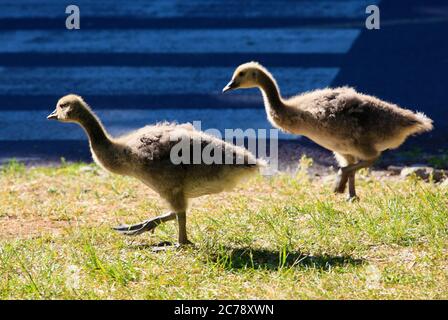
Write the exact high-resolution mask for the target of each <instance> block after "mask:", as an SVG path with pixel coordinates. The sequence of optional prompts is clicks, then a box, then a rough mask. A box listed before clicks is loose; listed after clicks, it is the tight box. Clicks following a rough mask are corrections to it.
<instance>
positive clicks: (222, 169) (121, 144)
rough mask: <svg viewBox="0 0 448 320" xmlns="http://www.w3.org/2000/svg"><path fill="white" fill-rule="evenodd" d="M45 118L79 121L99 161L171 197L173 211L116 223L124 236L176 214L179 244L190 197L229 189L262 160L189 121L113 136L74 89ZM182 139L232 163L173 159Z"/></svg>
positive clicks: (184, 237)
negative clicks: (209, 150)
mask: <svg viewBox="0 0 448 320" xmlns="http://www.w3.org/2000/svg"><path fill="white" fill-rule="evenodd" d="M47 118H48V119H55V120H59V121H62V122H75V123H78V124H80V125H81V127H82V128H83V129H84V130H85V132H86V133H87V136H88V138H89V142H90V149H91V152H92V156H93V159H94V160H95V162H96V163H97V164H98V165H100V166H101V167H103V168H104V169H106V170H108V171H110V172H113V173H116V174H121V175H127V176H132V177H135V178H137V179H139V180H140V181H142V182H143V183H144V184H146V185H147V186H149V187H150V188H152V189H153V190H155V191H156V192H157V193H158V194H159V195H160V196H161V197H162V198H163V199H165V200H166V201H167V202H168V204H169V207H170V209H171V211H170V212H169V213H167V214H165V215H162V216H159V217H155V218H152V219H148V220H146V221H143V222H142V223H138V224H135V225H131V226H120V227H117V228H114V229H115V230H117V231H119V232H121V233H122V234H125V235H137V234H141V233H143V232H145V231H150V230H153V229H154V228H156V227H157V226H158V225H159V224H160V223H162V222H166V221H169V220H174V219H176V218H177V222H178V226H179V233H178V241H179V244H187V243H189V241H188V238H187V230H186V211H187V207H188V202H189V199H191V198H196V197H199V196H202V195H207V194H213V193H218V192H221V191H225V190H229V189H231V188H232V187H233V186H235V184H236V183H237V182H238V181H239V180H240V179H242V178H245V177H247V176H249V175H251V174H254V173H256V172H258V170H259V169H260V167H261V165H262V163H261V162H260V161H258V160H257V159H256V158H255V157H254V156H253V155H252V154H251V153H250V152H248V151H247V150H246V149H244V148H241V147H237V146H234V145H232V144H229V143H226V142H224V141H222V140H220V139H217V138H215V137H212V136H210V135H206V134H205V133H203V132H200V131H197V130H195V129H194V128H193V126H191V125H190V124H182V125H176V124H157V125H155V126H146V127H144V128H141V129H139V130H136V131H134V132H131V133H130V134H128V135H125V136H123V137H120V138H112V137H110V136H109V135H108V133H107V132H106V130H105V129H104V127H103V125H102V124H101V122H100V120H99V119H98V118H97V117H96V116H95V114H94V113H93V112H92V111H91V109H90V108H89V106H88V105H87V104H86V103H85V102H84V100H83V99H82V98H81V97H80V96H77V95H73V94H70V95H67V96H64V97H62V98H61V99H60V100H59V101H58V103H57V106H56V109H55V110H54V111H53V113H51V114H50V115H49V116H48V117H47ZM182 139H184V140H182ZM180 141H182V142H180ZM179 142H180V143H184V142H186V144H187V149H183V150H186V152H187V153H188V152H190V149H192V152H193V153H194V152H195V148H196V146H197V145H199V146H200V150H201V155H202V151H203V150H204V148H207V147H208V148H210V147H211V148H213V152H214V153H215V155H214V159H216V158H215V157H216V153H217V152H218V154H220V155H221V156H223V157H231V159H233V160H234V162H233V163H232V164H216V163H212V164H205V163H204V162H203V161H201V162H200V164H182V163H181V164H173V162H172V161H171V158H170V154H171V150H172V148H173V147H174V146H176V145H177V146H179V145H178V143H179ZM193 144H195V148H193V147H192V146H193ZM184 146H185V145H184ZM182 152H183V151H182ZM176 154H177V153H176ZM190 154H191V153H189V154H188V156H189V155H190ZM180 156H181V157H182V156H184V155H183V154H182V155H180ZM189 157H190V156H189ZM221 159H222V158H221ZM237 159H240V162H236V163H241V164H236V163H235V161H236V160H237ZM223 163H224V159H223Z"/></svg>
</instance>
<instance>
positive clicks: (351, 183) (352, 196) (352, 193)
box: [341, 158, 376, 201]
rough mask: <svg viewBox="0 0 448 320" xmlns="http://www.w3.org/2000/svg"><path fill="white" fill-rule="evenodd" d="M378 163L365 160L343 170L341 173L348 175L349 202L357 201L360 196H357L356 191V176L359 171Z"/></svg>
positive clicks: (373, 160)
mask: <svg viewBox="0 0 448 320" xmlns="http://www.w3.org/2000/svg"><path fill="white" fill-rule="evenodd" d="M375 161H376V158H375V159H372V160H363V161H359V162H358V163H355V164H351V165H348V166H346V167H344V168H341V171H342V172H343V173H344V172H345V173H346V175H347V177H348V200H350V201H352V200H356V199H358V196H357V195H356V190H355V174H356V172H357V171H358V170H359V169H362V168H368V167H370V166H372V165H373V163H374V162H375Z"/></svg>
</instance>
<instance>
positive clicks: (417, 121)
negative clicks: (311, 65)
mask: <svg viewBox="0 0 448 320" xmlns="http://www.w3.org/2000/svg"><path fill="white" fill-rule="evenodd" d="M288 103H289V104H290V105H295V106H297V107H299V108H301V109H302V110H305V111H307V112H309V114H310V116H311V117H312V118H313V119H315V120H316V122H317V124H318V125H319V126H320V127H324V128H325V127H327V128H328V129H329V130H334V133H335V134H337V133H338V132H339V131H341V130H343V131H344V132H351V133H352V134H358V135H361V134H379V135H381V134H386V135H390V134H394V133H395V132H397V131H403V130H408V129H409V130H411V131H412V130H414V131H415V132H413V133H417V132H418V131H419V130H422V131H425V130H430V129H431V128H432V125H431V120H429V119H428V118H427V117H425V116H424V115H423V114H421V113H414V112H412V111H410V110H407V109H404V108H401V107H399V106H398V105H396V104H392V103H389V102H386V101H383V100H380V99H378V98H376V97H374V96H369V95H365V94H362V93H359V92H356V91H355V90H354V89H353V88H349V87H340V88H326V89H321V90H315V91H312V92H307V93H304V94H301V95H299V96H296V97H293V98H291V99H289V100H288Z"/></svg>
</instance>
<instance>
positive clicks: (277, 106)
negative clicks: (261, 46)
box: [258, 72, 285, 116]
mask: <svg viewBox="0 0 448 320" xmlns="http://www.w3.org/2000/svg"><path fill="white" fill-rule="evenodd" d="M258 86H259V88H260V90H261V93H262V94H263V100H264V106H265V108H266V112H267V113H268V114H269V115H271V116H276V115H277V116H280V115H281V114H282V113H283V112H284V111H285V104H284V102H283V99H282V97H281V95H280V90H279V88H278V86H277V83H276V82H275V80H274V79H273V78H272V77H271V76H270V75H268V74H266V73H264V72H262V73H261V75H260V78H259V80H258Z"/></svg>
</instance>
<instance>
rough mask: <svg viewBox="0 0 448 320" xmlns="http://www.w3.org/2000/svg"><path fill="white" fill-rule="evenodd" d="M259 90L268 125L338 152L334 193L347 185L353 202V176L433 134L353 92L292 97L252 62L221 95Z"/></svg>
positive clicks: (410, 115) (418, 118)
mask: <svg viewBox="0 0 448 320" xmlns="http://www.w3.org/2000/svg"><path fill="white" fill-rule="evenodd" d="M254 87H257V88H259V89H260V90H261V93H262V95H263V99H264V105H265V109H266V113H267V117H268V119H269V121H270V122H271V123H272V125H273V126H274V127H277V128H279V129H281V130H283V131H285V132H288V133H292V134H298V135H304V136H306V137H308V138H309V139H311V140H312V141H314V142H316V143H317V144H319V145H321V146H322V147H324V148H327V149H329V150H331V151H333V152H334V154H335V157H336V159H337V161H338V163H339V165H340V170H339V172H338V179H337V181H336V186H335V189H334V190H335V192H337V193H343V192H344V190H345V187H346V184H347V181H348V184H349V199H353V198H355V197H356V191H355V173H356V171H357V170H359V169H360V168H366V167H370V166H371V165H372V164H373V163H374V162H375V160H377V159H378V157H379V156H380V154H381V152H382V151H384V150H387V149H395V148H397V147H399V146H400V145H401V144H402V143H403V142H404V141H405V140H406V138H407V137H408V136H410V135H412V134H417V133H422V132H425V131H430V130H431V129H432V127H433V126H432V120H431V119H429V118H428V117H426V116H425V115H424V114H423V113H414V112H412V111H410V110H406V109H402V108H400V107H399V106H397V105H395V104H391V103H388V102H385V101H382V100H380V99H378V98H376V97H372V96H368V95H364V94H361V93H358V92H356V91H355V90H354V89H353V88H349V87H341V88H334V89H331V88H327V89H322V90H315V91H311V92H305V93H303V94H300V95H297V96H294V97H292V98H289V99H283V98H282V97H281V95H280V91H279V88H278V86H277V83H276V81H275V80H274V77H273V76H272V75H271V74H270V73H269V71H268V70H266V69H265V68H264V67H263V66H261V65H260V64H258V63H256V62H249V63H245V64H242V65H240V66H239V67H238V68H236V70H235V72H234V74H233V76H232V80H231V81H230V82H229V83H228V84H227V86H226V87H224V89H223V92H226V91H229V90H233V89H238V88H254Z"/></svg>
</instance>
